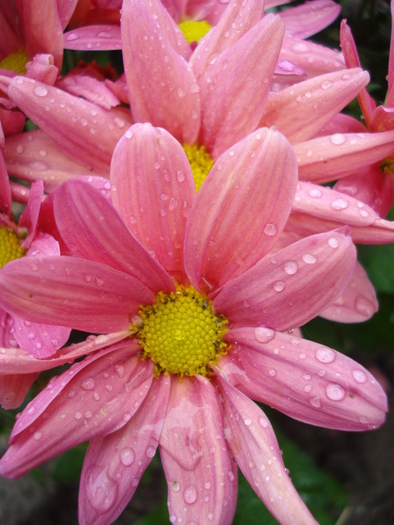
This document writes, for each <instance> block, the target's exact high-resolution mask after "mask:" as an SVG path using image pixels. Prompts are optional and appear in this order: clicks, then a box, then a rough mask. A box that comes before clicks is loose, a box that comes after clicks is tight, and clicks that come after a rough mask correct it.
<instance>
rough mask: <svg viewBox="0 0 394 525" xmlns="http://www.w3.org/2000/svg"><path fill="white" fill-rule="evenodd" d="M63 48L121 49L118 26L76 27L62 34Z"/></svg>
mask: <svg viewBox="0 0 394 525" xmlns="http://www.w3.org/2000/svg"><path fill="white" fill-rule="evenodd" d="M64 49H75V50H77V51H108V50H112V49H122V39H121V36H120V27H119V26H118V25H115V24H95V25H87V26H84V27H76V28H74V29H72V30H71V31H68V32H67V33H65V34H64Z"/></svg>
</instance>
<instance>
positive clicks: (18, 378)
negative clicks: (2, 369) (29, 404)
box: [0, 374, 38, 410]
mask: <svg viewBox="0 0 394 525" xmlns="http://www.w3.org/2000/svg"><path fill="white" fill-rule="evenodd" d="M37 376H38V374H15V375H0V405H1V406H2V407H3V408H4V410H10V409H12V408H18V407H19V406H20V405H21V404H22V403H23V400H24V399H25V397H26V395H27V393H28V392H29V390H30V387H31V385H32V384H33V383H34V381H35V380H36V378H37Z"/></svg>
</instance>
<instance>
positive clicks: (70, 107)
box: [8, 77, 129, 173]
mask: <svg viewBox="0 0 394 525" xmlns="http://www.w3.org/2000/svg"><path fill="white" fill-rule="evenodd" d="M8 94H9V96H10V98H11V99H12V100H14V102H15V103H16V104H17V105H18V106H19V108H20V109H21V110H22V111H23V112H24V113H25V114H26V115H27V116H28V117H29V118H31V119H32V120H33V121H34V123H35V124H36V125H37V126H39V127H40V129H42V131H45V132H46V133H47V134H48V135H49V136H50V137H51V138H53V139H54V140H55V142H56V143H57V144H58V145H59V146H60V148H61V149H62V150H63V151H65V152H66V153H68V154H69V155H70V156H71V157H73V158H75V159H76V160H79V161H81V162H83V163H84V164H85V165H86V164H89V165H91V166H92V167H93V169H97V170H98V171H99V173H107V172H108V171H109V163H110V161H111V156H112V152H113V149H114V147H115V144H116V143H117V141H118V140H119V139H120V137H121V136H122V135H123V133H124V131H125V129H126V126H127V125H129V122H128V121H127V120H126V119H125V118H123V117H122V118H121V117H119V115H118V113H117V112H112V111H106V110H104V109H103V108H100V107H99V106H97V105H95V104H92V103H91V102H88V101H87V100H83V99H81V98H79V97H74V96H73V95H70V94H69V93H66V92H64V91H60V90H59V89H58V88H55V87H52V86H48V85H43V84H41V83H40V82H37V81H34V80H32V79H27V78H25V77H15V78H14V79H13V80H12V82H11V84H10V87H9V89H8Z"/></svg>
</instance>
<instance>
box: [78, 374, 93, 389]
mask: <svg viewBox="0 0 394 525" xmlns="http://www.w3.org/2000/svg"><path fill="white" fill-rule="evenodd" d="M81 387H82V389H83V390H93V389H94V387H95V382H94V379H93V378H92V377H89V379H86V380H85V381H83V382H82V385H81Z"/></svg>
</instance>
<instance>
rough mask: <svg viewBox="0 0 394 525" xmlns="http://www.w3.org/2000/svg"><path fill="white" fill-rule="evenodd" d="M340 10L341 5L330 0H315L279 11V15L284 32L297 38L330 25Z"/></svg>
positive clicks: (304, 36)
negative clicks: (284, 27) (283, 25)
mask: <svg viewBox="0 0 394 525" xmlns="http://www.w3.org/2000/svg"><path fill="white" fill-rule="evenodd" d="M340 12H341V7H340V6H339V5H338V4H337V3H336V2H332V1H331V0H315V1H314V2H306V3H305V4H302V5H298V6H297V7H291V8H290V9H287V10H286V11H281V12H280V13H279V16H280V17H281V18H282V20H283V21H284V22H285V24H286V32H287V33H289V34H290V35H291V36H296V37H298V38H308V37H309V36H312V35H314V34H315V33H318V32H319V31H321V30H322V29H324V28H326V27H327V26H328V25H330V24H331V23H332V22H333V21H334V20H335V19H336V18H337V17H338V15H339V13H340Z"/></svg>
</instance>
